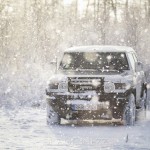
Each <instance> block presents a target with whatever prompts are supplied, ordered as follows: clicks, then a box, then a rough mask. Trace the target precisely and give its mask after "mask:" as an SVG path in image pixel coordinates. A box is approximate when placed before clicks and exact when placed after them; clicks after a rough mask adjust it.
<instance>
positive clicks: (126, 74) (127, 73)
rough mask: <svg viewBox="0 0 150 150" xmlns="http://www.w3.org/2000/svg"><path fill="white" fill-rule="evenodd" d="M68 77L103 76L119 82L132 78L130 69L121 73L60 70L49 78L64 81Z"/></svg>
mask: <svg viewBox="0 0 150 150" xmlns="http://www.w3.org/2000/svg"><path fill="white" fill-rule="evenodd" d="M68 77H77V78H78V77H100V78H104V81H111V82H117V83H118V82H120V83H126V82H131V81H132V80H133V77H132V75H131V73H130V71H124V72H122V73H119V72H92V71H89V72H87V71H86V72H85V71H84V72H77V71H71V72H61V73H60V74H55V75H54V76H53V77H52V78H51V80H57V81H58V82H60V81H63V82H66V81H67V79H68Z"/></svg>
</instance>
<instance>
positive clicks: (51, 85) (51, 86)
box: [48, 83, 59, 89]
mask: <svg viewBox="0 0 150 150" xmlns="http://www.w3.org/2000/svg"><path fill="white" fill-rule="evenodd" d="M58 85H59V84H58V83H50V84H49V85H48V88H49V89H58Z"/></svg>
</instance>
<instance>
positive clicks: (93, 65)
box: [60, 52, 129, 71]
mask: <svg viewBox="0 0 150 150" xmlns="http://www.w3.org/2000/svg"><path fill="white" fill-rule="evenodd" d="M60 69H63V70H76V71H77V70H107V71H112V70H128V69H129V65H128V62H127V58H126V55H125V53H123V52H119V53H118V52H111V53H110V52H71V53H65V54H64V56H63V59H62V61H61V63H60Z"/></svg>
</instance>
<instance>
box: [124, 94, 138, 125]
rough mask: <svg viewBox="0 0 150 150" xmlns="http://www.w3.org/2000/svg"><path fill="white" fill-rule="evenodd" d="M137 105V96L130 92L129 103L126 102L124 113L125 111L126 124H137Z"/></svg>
mask: <svg viewBox="0 0 150 150" xmlns="http://www.w3.org/2000/svg"><path fill="white" fill-rule="evenodd" d="M135 114H136V106H135V96H134V95H133V94H130V96H129V97H128V104H126V106H125V109H124V113H123V122H124V125H129V126H133V125H134V124H135V116H136V115H135Z"/></svg>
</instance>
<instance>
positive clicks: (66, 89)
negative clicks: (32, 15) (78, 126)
mask: <svg viewBox="0 0 150 150" xmlns="http://www.w3.org/2000/svg"><path fill="white" fill-rule="evenodd" d="M58 66H59V67H58V69H57V73H56V74H55V76H53V77H52V78H51V79H50V82H49V84H48V87H47V88H46V95H47V122H48V123H49V124H51V123H61V124H63V123H71V124H72V123H82V122H91V123H103V122H111V123H123V124H125V125H134V122H135V118H136V108H142V109H143V110H145V109H146V104H147V88H146V86H147V83H146V79H145V74H144V71H143V65H142V63H141V62H139V61H138V58H137V55H136V53H135V51H134V50H133V49H132V48H130V47H122V46H80V47H73V48H69V49H68V50H66V51H65V52H64V54H63V57H62V59H61V61H60V63H59V64H58Z"/></svg>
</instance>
